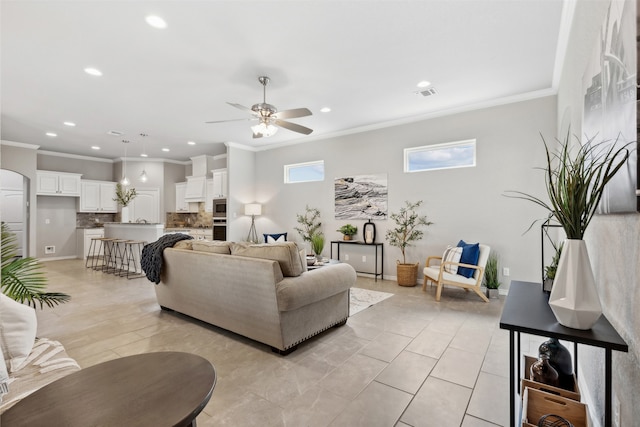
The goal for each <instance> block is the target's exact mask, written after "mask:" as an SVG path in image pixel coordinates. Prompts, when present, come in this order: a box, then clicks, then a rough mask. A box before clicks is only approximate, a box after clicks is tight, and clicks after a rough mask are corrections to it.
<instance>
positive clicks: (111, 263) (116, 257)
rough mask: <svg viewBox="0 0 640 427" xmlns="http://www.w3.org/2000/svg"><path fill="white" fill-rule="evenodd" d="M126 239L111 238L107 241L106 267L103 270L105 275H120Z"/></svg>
mask: <svg viewBox="0 0 640 427" xmlns="http://www.w3.org/2000/svg"><path fill="white" fill-rule="evenodd" d="M124 242H126V240H124V239H117V238H110V239H108V240H105V254H104V256H105V260H106V261H105V265H104V267H103V269H102V271H103V272H105V273H112V274H119V273H120V269H121V268H122V260H123V257H122V253H123V250H124V249H123V247H122V246H121V244H123V243H124Z"/></svg>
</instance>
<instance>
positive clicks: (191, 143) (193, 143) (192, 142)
mask: <svg viewBox="0 0 640 427" xmlns="http://www.w3.org/2000/svg"><path fill="white" fill-rule="evenodd" d="M187 144H189V145H196V143H195V141H187Z"/></svg>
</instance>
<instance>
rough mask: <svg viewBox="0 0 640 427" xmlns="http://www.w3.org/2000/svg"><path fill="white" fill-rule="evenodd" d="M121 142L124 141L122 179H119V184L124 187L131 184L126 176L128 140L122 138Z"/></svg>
mask: <svg viewBox="0 0 640 427" xmlns="http://www.w3.org/2000/svg"><path fill="white" fill-rule="evenodd" d="M122 142H123V143H124V158H123V160H122V179H121V180H120V184H122V185H124V186H125V187H126V186H128V185H129V184H131V182H130V181H129V178H127V144H128V143H129V141H128V140H126V139H123V140H122Z"/></svg>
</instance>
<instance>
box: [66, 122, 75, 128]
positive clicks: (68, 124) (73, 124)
mask: <svg viewBox="0 0 640 427" xmlns="http://www.w3.org/2000/svg"><path fill="white" fill-rule="evenodd" d="M63 123H64V125H65V126H71V127H73V126H75V125H76V124H75V123H73V122H63Z"/></svg>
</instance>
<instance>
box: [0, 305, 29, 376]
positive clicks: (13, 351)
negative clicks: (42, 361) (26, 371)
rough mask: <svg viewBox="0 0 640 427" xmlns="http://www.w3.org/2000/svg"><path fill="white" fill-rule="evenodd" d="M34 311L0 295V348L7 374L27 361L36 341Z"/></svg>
mask: <svg viewBox="0 0 640 427" xmlns="http://www.w3.org/2000/svg"><path fill="white" fill-rule="evenodd" d="M37 328H38V321H37V319H36V311H35V309H33V308H31V307H29V306H27V305H24V304H20V303H19V302H17V301H14V300H12V299H11V298H9V297H8V296H6V295H4V294H3V293H0V347H2V355H3V356H4V360H5V361H6V363H7V367H8V368H9V372H13V371H15V370H17V369H18V368H19V367H20V365H21V364H22V363H23V362H24V361H25V360H26V359H27V356H29V353H31V349H32V348H33V344H34V343H35V341H36V330H37Z"/></svg>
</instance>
